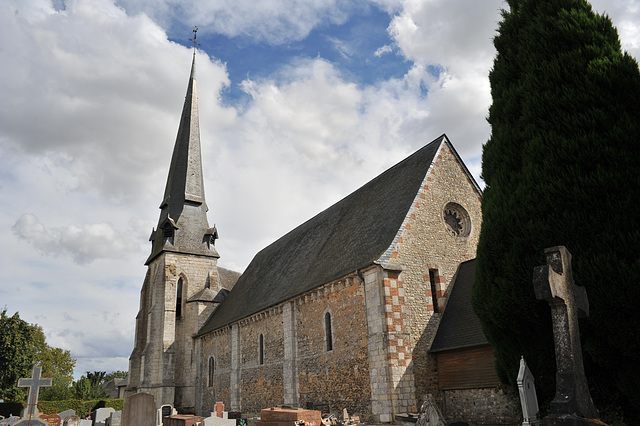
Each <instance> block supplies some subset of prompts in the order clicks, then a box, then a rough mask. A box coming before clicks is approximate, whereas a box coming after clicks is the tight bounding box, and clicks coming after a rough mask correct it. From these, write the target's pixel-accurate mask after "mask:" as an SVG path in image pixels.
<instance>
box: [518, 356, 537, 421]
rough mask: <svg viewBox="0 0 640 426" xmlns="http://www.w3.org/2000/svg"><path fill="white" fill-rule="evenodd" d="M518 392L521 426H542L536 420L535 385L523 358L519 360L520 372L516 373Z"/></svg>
mask: <svg viewBox="0 0 640 426" xmlns="http://www.w3.org/2000/svg"><path fill="white" fill-rule="evenodd" d="M517 382H518V390H519V391H520V404H521V405H522V417H523V421H522V426H533V425H540V424H542V421H541V420H538V411H539V409H538V396H537V395H536V385H535V383H534V382H535V380H534V378H533V374H531V370H529V366H528V365H527V363H526V361H525V360H524V357H522V358H520V371H518V379H517Z"/></svg>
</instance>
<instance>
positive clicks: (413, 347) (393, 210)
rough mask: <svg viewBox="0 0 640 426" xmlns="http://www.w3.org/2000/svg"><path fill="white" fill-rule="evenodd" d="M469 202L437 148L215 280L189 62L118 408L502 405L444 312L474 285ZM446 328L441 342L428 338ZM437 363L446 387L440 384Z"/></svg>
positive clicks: (391, 415)
mask: <svg viewBox="0 0 640 426" xmlns="http://www.w3.org/2000/svg"><path fill="white" fill-rule="evenodd" d="M480 201H481V190H480V188H479V186H478V184H477V183H476V182H475V180H474V178H473V177H472V175H471V174H470V173H469V170H468V169H467V168H466V166H465V165H464V163H463V162H462V160H461V158H460V156H459V155H458V154H457V153H456V150H455V149H454V147H453V145H452V144H451V142H450V141H449V140H448V138H447V137H446V136H445V135H442V136H440V137H438V138H436V139H435V140H433V141H432V142H430V143H428V144H427V145H425V146H424V147H423V148H421V149H420V150H418V151H417V152H415V153H414V154H412V155H411V156H409V157H407V158H406V159H404V160H403V161H401V162H400V163H398V164H396V165H395V166H393V167H391V168H390V169H388V170H387V171H385V172H384V173H382V174H381V175H379V176H378V177H376V178H375V179H373V180H371V181H370V182H368V183H367V184H365V185H364V186H362V187H361V188H360V189H358V190H357V191H355V192H353V193H352V194H350V195H348V196H346V197H345V198H344V199H342V200H341V201H339V202H337V203H336V204H334V205H333V206H331V207H329V208H328V209H326V210H325V211H323V212H321V213H319V214H318V215H316V216H315V217H313V218H311V219H309V220H308V221H307V222H305V223H303V224H302V225H300V226H298V227H297V228H295V229H293V230H292V231H290V232H289V233H287V234H286V235H284V236H283V237H281V238H280V239H279V240H277V241H275V242H274V243H272V244H271V245H269V246H268V247H266V248H264V249H263V250H262V251H260V252H259V253H258V254H256V256H255V257H254V259H253V260H252V262H251V263H250V265H249V266H248V267H247V269H246V271H244V273H243V274H242V275H240V274H236V273H233V272H231V271H228V270H225V269H223V268H219V267H218V266H217V261H218V258H219V254H218V252H217V250H216V246H215V241H216V239H217V237H218V234H217V230H216V228H215V227H211V226H210V225H209V222H208V220H207V203H206V201H205V191H204V186H203V174H202V162H201V155H200V134H199V118H198V104H197V95H196V79H195V54H194V61H193V64H192V69H191V75H190V78H189V83H188V89H187V95H186V100H185V103H184V108H183V111H182V117H181V121H180V125H179V129H178V135H177V138H176V142H175V147H174V151H173V157H172V159H171V165H170V168H169V175H168V178H167V184H166V189H165V192H164V198H163V199H162V202H161V203H160V218H159V220H158V224H157V227H156V228H154V229H153V231H152V233H151V236H150V241H151V254H150V255H149V258H148V259H147V261H146V265H147V267H148V270H147V274H146V277H145V280H144V284H143V286H142V290H141V295H140V311H139V313H138V316H137V317H136V334H135V346H134V349H133V352H132V354H131V357H130V366H129V385H128V388H127V394H128V395H131V394H132V393H136V392H145V393H150V394H153V395H154V396H155V400H156V403H157V405H158V406H160V405H161V404H167V403H168V404H173V405H174V406H175V407H176V408H178V409H179V410H180V411H182V412H195V413H197V414H208V413H209V412H210V411H212V409H213V405H214V404H215V403H216V402H217V401H222V402H224V404H225V406H226V407H227V408H228V409H231V410H238V411H241V412H243V414H245V415H249V416H250V415H256V414H258V413H259V412H260V409H262V408H266V407H270V406H276V405H283V404H285V405H293V406H300V407H308V408H320V409H322V410H323V411H330V412H333V413H341V412H342V409H343V408H346V409H347V410H348V412H349V413H350V414H355V415H359V416H360V417H361V419H363V420H373V421H376V422H392V421H394V420H395V417H396V416H398V415H400V414H402V413H410V412H414V413H415V412H416V411H417V410H418V409H419V408H420V404H421V403H422V401H423V398H424V396H425V395H426V394H433V395H435V396H436V400H437V401H438V402H439V404H440V405H441V406H442V407H441V409H444V408H445V406H446V408H447V410H446V411H448V412H449V413H448V414H447V415H448V416H452V417H455V416H456V415H455V412H456V410H458V411H460V410H464V407H462V406H461V405H460V404H461V403H459V402H460V401H462V400H465V398H466V400H468V399H469V398H468V397H469V396H470V395H471V396H472V397H473V398H476V399H478V398H495V396H492V395H494V394H496V393H497V394H499V395H502V392H501V391H498V390H496V389H497V388H496V386H497V385H498V381H497V377H495V373H493V369H492V368H488V369H486V371H485V372H484V373H482V374H484V376H483V377H480V378H478V377H476V376H477V372H476V370H477V368H475V367H476V366H477V365H480V364H482V365H485V366H486V365H489V366H491V365H493V364H492V363H493V358H492V354H491V350H490V347H489V346H488V345H487V342H486V339H484V336H483V335H482V331H481V330H479V326H478V324H477V318H475V319H474V318H472V317H473V314H472V313H471V314H470V317H469V318H470V319H468V321H467V320H465V321H467V322H465V323H464V324H462V325H455V320H456V318H467V317H465V316H464V314H465V313H466V314H469V312H471V311H470V309H469V308H468V305H469V302H468V296H464V294H463V293H464V292H462V293H460V292H459V293H460V294H462V296H461V298H460V301H459V302H456V304H453V303H452V307H451V308H449V306H448V302H447V299H448V298H449V297H450V295H451V292H452V288H453V287H454V286H453V285H452V283H453V282H455V281H456V279H458V278H459V280H458V281H461V282H462V281H464V282H463V283H462V284H457V283H456V287H458V288H460V289H463V288H465V286H466V287H467V288H470V285H469V283H472V281H473V274H472V273H471V274H470V273H469V272H468V271H469V268H470V266H469V265H472V262H471V263H469V262H468V261H470V260H471V259H473V258H474V257H475V253H476V246H477V241H478V236H479V232H480V223H481V211H480ZM461 265H463V266H464V265H466V266H464V268H463V270H462V271H463V272H462V273H460V274H457V271H458V270H459V267H460V266H461ZM465 297H466V299H465ZM453 305H456V306H453ZM456 309H457V310H458V311H459V312H462V314H461V315H458V314H457V312H458V311H456ZM454 311H455V312H454ZM449 313H450V315H448V316H449V317H450V318H451V320H450V321H449V322H450V323H451V324H452V325H453V326H451V327H448V328H447V327H444V324H443V328H442V330H448V331H444V332H439V331H438V330H439V325H440V323H441V320H442V321H444V319H443V318H444V317H443V315H445V316H446V315H447V314H449ZM474 321H475V323H474ZM458 322H459V321H458ZM472 323H473V324H475V325H472ZM474 327H475V328H474ZM460 330H462V331H463V332H462V333H460V332H459V331H460ZM469 330H474V331H472V332H471V335H472V336H471V337H469V336H467V335H465V332H467V331H469ZM478 330H479V331H478ZM438 333H440V335H439V336H438V340H437V342H438V345H439V346H438V348H434V349H437V351H435V350H434V351H431V349H432V343H433V342H434V339H436V334H438ZM467 334H468V333H467ZM468 348H471V352H469V350H468ZM478 348H479V349H478ZM478 351H479V352H478ZM469 354H472V355H471V358H469V356H470V355H469ZM478 354H479V355H478ZM447 355H448V358H447ZM443 357H444V358H443ZM439 359H442V360H443V361H442V362H443V363H444V364H446V363H447V362H448V363H449V365H453V368H452V369H451V368H450V369H449V370H447V371H449V372H453V375H454V376H455V377H453V376H447V377H439V374H438V372H439V369H438V362H439V361H438V360H439ZM469 360H471V361H469ZM469 362H471V364H469ZM465 363H466V367H464V365H465ZM444 364H443V365H444ZM460 366H462V367H460ZM459 368H462V370H460V369H459ZM464 368H467V370H464ZM445 370H446V368H445ZM460 371H467V373H468V374H466V373H465V374H463V375H462V377H460V374H459V372H460ZM456 374H458V376H456ZM443 380H444V383H445V384H447V386H449V387H448V388H447V386H441V385H440V383H441V382H442V381H443ZM452 392H453V393H452ZM465 392H466V393H465ZM470 392H471V393H470ZM483 392H484V393H483ZM447 393H448V396H447ZM456 401H458V402H456ZM494 402H495V401H494ZM456 404H458V405H460V406H458V405H456ZM462 405H464V404H462ZM494 405H495V403H494ZM498 405H499V404H498ZM451 413H454V414H451ZM494 417H495V416H494Z"/></svg>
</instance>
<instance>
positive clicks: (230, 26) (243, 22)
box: [119, 0, 363, 44]
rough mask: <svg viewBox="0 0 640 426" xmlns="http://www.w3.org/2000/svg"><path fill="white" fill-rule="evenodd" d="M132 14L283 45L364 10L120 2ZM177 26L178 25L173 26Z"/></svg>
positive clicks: (352, 5)
mask: <svg viewBox="0 0 640 426" xmlns="http://www.w3.org/2000/svg"><path fill="white" fill-rule="evenodd" d="M119 4H121V5H123V6H124V7H125V8H126V9H127V11H129V13H130V14H135V13H138V12H144V13H146V14H147V15H149V16H151V17H153V19H154V20H156V21H157V22H160V23H161V24H162V25H163V26H164V27H168V26H170V25H171V24H172V21H173V20H177V21H179V22H180V23H181V24H182V25H186V26H192V25H194V23H196V25H198V28H199V30H201V31H203V32H205V33H206V32H212V33H217V34H223V35H226V36H228V37H246V38H250V39H252V40H254V41H258V42H267V43H270V44H282V43H287V42H289V41H295V40H301V39H303V38H305V37H306V36H307V35H308V34H309V32H310V31H311V30H312V29H313V28H314V27H316V26H318V25H321V24H322V25H325V24H327V23H328V22H330V23H335V24H340V23H343V22H345V21H346V20H347V18H348V16H349V14H350V13H351V12H352V11H353V10H354V9H357V8H361V7H363V6H362V5H361V4H359V2H358V1H352V0H263V1H253V0H219V1H215V2H184V1H180V0H121V1H120V2H119ZM174 24H175V23H174Z"/></svg>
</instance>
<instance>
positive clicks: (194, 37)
mask: <svg viewBox="0 0 640 426" xmlns="http://www.w3.org/2000/svg"><path fill="white" fill-rule="evenodd" d="M192 31H193V38H190V39H189V41H190V42H192V43H193V54H194V55H195V53H196V46H202V45H201V44H200V43H198V42H197V41H196V38H197V37H198V26H197V25H196V26H194V27H193V30H192Z"/></svg>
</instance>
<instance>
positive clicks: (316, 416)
mask: <svg viewBox="0 0 640 426" xmlns="http://www.w3.org/2000/svg"><path fill="white" fill-rule="evenodd" d="M298 420H304V421H306V422H307V423H309V426H322V414H321V413H320V411H316V410H305V409H303V408H291V407H273V408H265V409H263V410H262V411H261V412H260V420H259V421H258V422H257V426H295V423H296V422H297V421H298Z"/></svg>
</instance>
